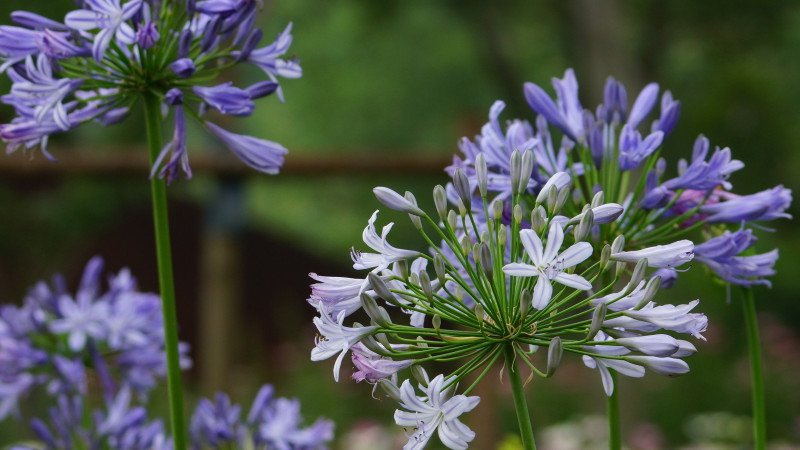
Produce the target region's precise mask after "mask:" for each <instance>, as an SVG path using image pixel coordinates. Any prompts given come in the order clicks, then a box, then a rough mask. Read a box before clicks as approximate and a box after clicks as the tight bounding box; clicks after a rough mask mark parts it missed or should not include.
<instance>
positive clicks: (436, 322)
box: [431, 314, 442, 332]
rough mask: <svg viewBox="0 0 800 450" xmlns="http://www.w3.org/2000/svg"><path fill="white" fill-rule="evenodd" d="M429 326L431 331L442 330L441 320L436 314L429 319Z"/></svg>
mask: <svg viewBox="0 0 800 450" xmlns="http://www.w3.org/2000/svg"><path fill="white" fill-rule="evenodd" d="M431 324H432V325H433V329H434V330H436V331H437V332H438V331H439V329H440V328H442V318H441V317H440V316H439V315H438V314H435V315H434V316H433V319H431Z"/></svg>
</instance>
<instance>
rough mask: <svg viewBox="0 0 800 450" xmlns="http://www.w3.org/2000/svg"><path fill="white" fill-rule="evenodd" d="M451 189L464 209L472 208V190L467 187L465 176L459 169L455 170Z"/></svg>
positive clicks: (467, 181)
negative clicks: (462, 203)
mask: <svg viewBox="0 0 800 450" xmlns="http://www.w3.org/2000/svg"><path fill="white" fill-rule="evenodd" d="M453 187H454V188H455V189H456V193H457V194H458V198H460V199H461V201H462V202H464V207H465V208H466V209H470V207H471V206H472V190H471V189H470V187H469V179H468V178H467V174H465V173H464V170H463V169H461V168H457V169H456V170H455V172H454V173H453Z"/></svg>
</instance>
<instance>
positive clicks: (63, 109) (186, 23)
mask: <svg viewBox="0 0 800 450" xmlns="http://www.w3.org/2000/svg"><path fill="white" fill-rule="evenodd" d="M78 4H79V5H80V6H81V8H80V9H77V10H75V11H72V12H70V13H68V14H67V15H66V17H65V18H64V23H59V22H57V21H54V20H50V19H46V18H44V17H41V16H38V15H35V14H32V13H26V12H16V13H13V14H12V18H13V19H14V20H15V21H16V22H17V23H18V24H19V25H21V26H19V27H17V26H0V72H6V73H7V74H8V76H9V78H11V81H12V82H13V84H12V87H11V92H10V93H9V94H7V95H5V96H3V97H2V99H0V101H2V102H3V103H5V104H8V105H11V106H13V107H14V109H15V111H16V117H15V118H14V119H13V120H12V122H11V123H8V124H1V125H0V139H2V140H3V141H4V142H6V143H7V144H8V145H7V150H8V151H9V152H13V151H15V150H17V149H20V148H24V149H29V148H32V147H37V146H38V147H40V148H41V149H42V152H43V153H44V154H45V155H47V156H48V157H50V156H49V154H48V153H47V149H46V146H47V140H48V139H47V138H48V137H49V136H50V135H51V134H53V133H58V132H64V131H68V130H71V129H73V128H75V127H77V126H79V125H80V124H82V123H85V122H88V121H91V120H95V121H98V122H100V123H103V124H110V123H114V122H117V121H119V120H121V119H122V118H123V117H124V116H125V115H126V114H127V113H128V111H130V109H131V108H132V107H133V106H134V105H135V104H136V103H137V102H138V101H139V100H141V99H142V96H143V95H145V94H146V95H156V96H157V97H158V99H159V100H160V101H161V102H162V104H163V105H164V107H165V108H168V107H172V109H173V110H174V114H175V120H176V133H175V139H174V140H173V142H172V144H171V145H170V146H168V147H165V148H164V151H163V152H162V154H161V156H160V157H159V158H158V162H157V163H156V164H155V165H154V167H153V168H152V175H155V176H159V177H167V180H168V181H170V182H171V181H173V180H175V179H176V178H177V173H178V171H179V170H180V171H183V173H184V175H185V176H186V178H190V177H191V171H190V169H189V165H188V159H187V158H186V156H185V155H186V153H185V149H186V133H185V130H184V131H182V132H179V131H178V129H179V128H184V127H185V125H183V121H184V120H185V119H184V113H185V112H189V113H190V114H189V115H190V116H191V117H194V118H198V119H200V118H201V116H203V115H204V114H205V112H206V110H207V109H208V108H209V107H211V108H214V109H216V110H217V111H218V112H220V113H222V114H229V115H233V116H248V115H250V114H252V113H253V110H254V108H255V104H254V102H253V100H254V99H257V98H260V97H264V96H267V95H269V94H271V93H272V92H275V91H276V90H277V92H278V95H279V97H280V99H281V101H283V93H282V91H281V87H280V85H279V84H278V78H279V77H283V78H298V77H300V76H301V75H302V70H301V69H300V65H299V64H298V62H297V61H295V60H294V59H282V58H281V57H282V56H283V55H284V54H285V53H286V52H287V51H288V50H289V45H290V44H291V41H292V35H291V34H290V33H291V24H289V26H287V27H286V29H285V30H284V31H283V32H281V33H280V34H278V36H277V38H276V41H275V42H273V43H272V44H270V45H267V46H264V47H261V48H256V47H257V46H258V44H259V43H260V41H261V37H262V34H263V33H262V31H261V30H260V29H257V28H254V21H255V16H256V12H257V8H256V2H255V1H249V0H248V1H229V2H227V1H226V2H216V1H213V2H208V1H201V2H199V3H197V4H196V5H195V2H194V1H191V2H166V1H165V2H160V1H159V2H154V1H144V0H127V1H122V0H87V1H84V2H78ZM238 64H251V65H255V66H256V67H259V68H261V69H262V70H264V72H265V73H266V75H267V77H268V78H269V81H264V82H261V83H256V84H255V85H253V86H250V87H248V88H245V89H242V88H238V87H236V86H233V85H232V84H231V83H223V84H219V85H216V86H207V85H206V84H205V83H207V82H208V80H213V79H214V78H216V77H217V76H218V75H219V74H220V73H221V72H222V71H224V70H226V69H228V68H230V67H233V66H235V65H238ZM176 92H177V93H178V94H179V95H180V97H181V101H180V102H175V101H174V98H175V93H176ZM184 100H185V101H184ZM184 108H186V111H185V110H184ZM200 120H201V121H203V119H200ZM203 123H205V124H206V125H207V127H208V128H209V130H210V131H211V132H212V134H214V135H215V136H217V137H218V138H219V139H220V140H221V141H222V143H223V144H225V145H226V146H227V147H228V148H230V149H231V151H233V152H234V154H236V156H238V157H239V158H240V159H242V160H243V161H244V162H245V163H246V164H248V165H249V166H251V167H253V168H255V169H256V170H258V171H261V172H264V173H268V174H274V173H277V172H278V170H279V169H280V167H281V165H282V163H283V154H284V153H286V149H284V148H283V147H282V146H280V145H279V144H276V143H274V142H270V141H266V140H264V139H258V138H254V137H249V136H241V135H238V134H234V133H231V132H228V131H225V130H223V129H221V128H219V127H218V126H216V125H213V124H211V122H208V121H203ZM168 153H171V154H172V155H173V157H172V158H167V157H166V155H167V154H168ZM178 161H180V164H178Z"/></svg>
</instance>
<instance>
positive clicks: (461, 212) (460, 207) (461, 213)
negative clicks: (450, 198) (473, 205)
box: [458, 199, 468, 219]
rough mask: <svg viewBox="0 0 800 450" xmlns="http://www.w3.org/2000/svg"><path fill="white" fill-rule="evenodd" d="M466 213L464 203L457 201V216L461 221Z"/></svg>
mask: <svg viewBox="0 0 800 450" xmlns="http://www.w3.org/2000/svg"><path fill="white" fill-rule="evenodd" d="M467 212H468V211H467V207H466V205H464V201H463V200H461V199H458V215H459V216H461V218H462V219H463V218H464V217H466V216H467Z"/></svg>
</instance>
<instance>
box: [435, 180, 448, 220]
mask: <svg viewBox="0 0 800 450" xmlns="http://www.w3.org/2000/svg"><path fill="white" fill-rule="evenodd" d="M433 204H434V205H435V206H436V213H437V214H439V219H441V220H442V222H444V221H446V220H447V192H446V191H445V190H444V188H443V187H442V185H441V184H437V185H436V187H435V188H433Z"/></svg>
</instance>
